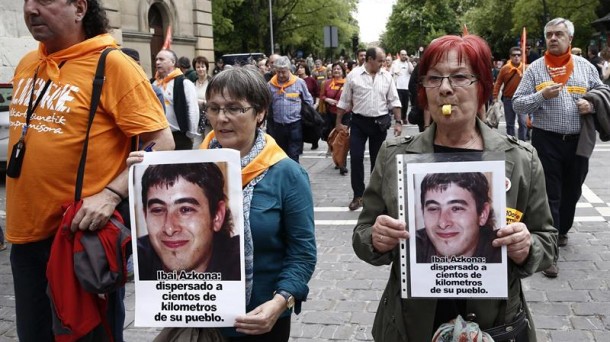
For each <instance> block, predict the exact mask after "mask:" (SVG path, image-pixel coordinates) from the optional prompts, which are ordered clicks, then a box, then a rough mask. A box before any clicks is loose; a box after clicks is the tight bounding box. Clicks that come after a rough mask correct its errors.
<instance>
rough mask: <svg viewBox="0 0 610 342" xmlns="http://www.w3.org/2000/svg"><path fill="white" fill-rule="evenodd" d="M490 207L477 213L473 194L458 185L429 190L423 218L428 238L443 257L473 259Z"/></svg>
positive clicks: (486, 205)
mask: <svg viewBox="0 0 610 342" xmlns="http://www.w3.org/2000/svg"><path fill="white" fill-rule="evenodd" d="M488 215H489V203H484V204H483V208H482V210H481V212H480V213H479V212H478V211H477V206H476V203H475V199H474V197H473V195H472V193H471V192H469V191H468V190H466V189H464V188H461V187H460V186H459V185H457V184H456V183H449V184H447V185H446V186H443V187H437V188H436V189H430V190H428V191H427V192H426V194H425V200H424V207H423V216H424V226H425V228H426V232H427V233H428V237H429V238H430V240H431V241H432V244H433V245H434V247H435V248H436V251H437V252H438V254H439V255H441V256H451V255H463V256H473V255H474V252H475V250H476V248H477V243H478V242H479V230H480V227H481V226H482V225H484V224H485V222H487V216H488Z"/></svg>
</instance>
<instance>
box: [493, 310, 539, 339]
mask: <svg viewBox="0 0 610 342" xmlns="http://www.w3.org/2000/svg"><path fill="white" fill-rule="evenodd" d="M528 325H529V320H528V319H527V315H526V314H525V311H523V310H521V311H519V313H518V314H517V315H516V316H515V319H514V320H513V321H512V322H510V323H508V324H503V325H499V326H497V327H493V328H489V329H486V330H484V331H485V332H486V333H488V334H489V336H491V338H493V340H494V341H496V342H513V341H514V342H527V341H528V338H527V327H528Z"/></svg>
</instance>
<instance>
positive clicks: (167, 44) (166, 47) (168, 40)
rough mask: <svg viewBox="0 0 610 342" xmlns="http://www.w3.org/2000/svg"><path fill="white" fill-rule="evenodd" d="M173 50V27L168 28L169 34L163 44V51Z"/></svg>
mask: <svg viewBox="0 0 610 342" xmlns="http://www.w3.org/2000/svg"><path fill="white" fill-rule="evenodd" d="M171 48H172V25H169V26H168V27H167V33H166V34H165V41H164V42H163V47H162V49H163V50H170V49H171Z"/></svg>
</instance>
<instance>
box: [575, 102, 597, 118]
mask: <svg viewBox="0 0 610 342" xmlns="http://www.w3.org/2000/svg"><path fill="white" fill-rule="evenodd" d="M576 107H578V113H580V115H584V114H591V113H593V111H594V107H593V104H592V103H591V102H589V101H587V100H585V99H578V101H576Z"/></svg>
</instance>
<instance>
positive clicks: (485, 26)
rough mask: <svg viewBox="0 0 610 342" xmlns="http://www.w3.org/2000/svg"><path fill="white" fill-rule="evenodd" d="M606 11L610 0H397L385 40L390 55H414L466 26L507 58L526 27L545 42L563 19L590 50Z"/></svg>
mask: <svg viewBox="0 0 610 342" xmlns="http://www.w3.org/2000/svg"><path fill="white" fill-rule="evenodd" d="M545 9H546V12H545ZM596 11H597V13H596ZM604 11H610V5H609V4H608V0H502V1H498V0H398V2H397V3H396V5H394V8H393V10H392V14H391V15H390V18H389V20H388V23H387V26H386V31H385V33H384V34H383V35H382V38H381V40H382V46H383V47H385V48H386V50H388V51H397V49H402V48H405V47H406V48H407V49H408V50H407V51H408V52H409V53H412V51H414V50H413V49H414V48H416V47H417V46H419V45H420V43H421V45H424V46H425V45H427V44H428V43H429V42H430V41H431V40H432V39H434V38H436V37H439V36H441V35H444V34H461V33H462V26H463V24H466V26H467V27H468V31H469V32H470V33H473V34H477V35H480V36H481V37H483V38H484V39H485V40H486V41H487V42H488V43H489V45H490V48H491V49H492V52H493V54H494V56H495V57H496V58H506V57H507V55H508V50H509V49H510V47H512V46H515V45H516V44H517V43H518V41H519V37H520V35H521V31H522V29H523V27H524V26H525V27H526V28H527V31H528V41H530V42H532V43H535V42H537V41H541V42H542V43H544V37H543V28H544V25H545V24H546V22H548V20H550V19H552V18H555V17H563V18H567V19H569V20H571V21H572V22H573V23H574V26H575V35H574V40H573V42H572V45H573V46H579V47H581V48H585V47H586V46H587V45H589V42H590V40H591V39H592V34H593V33H594V31H595V30H594V28H593V27H592V26H591V22H592V21H594V20H595V19H597V18H598V17H600V16H603V15H605V14H607V12H606V13H604ZM600 13H604V14H600ZM545 14H546V15H545ZM420 27H421V33H420Z"/></svg>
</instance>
